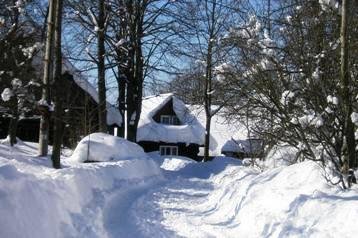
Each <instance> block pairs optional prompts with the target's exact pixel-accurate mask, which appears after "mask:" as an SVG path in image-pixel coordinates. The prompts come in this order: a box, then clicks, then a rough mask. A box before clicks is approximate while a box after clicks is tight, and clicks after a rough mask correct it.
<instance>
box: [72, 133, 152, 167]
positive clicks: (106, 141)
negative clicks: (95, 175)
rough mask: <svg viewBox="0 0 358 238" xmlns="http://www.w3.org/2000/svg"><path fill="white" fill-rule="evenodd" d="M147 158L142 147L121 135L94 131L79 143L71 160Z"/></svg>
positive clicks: (99, 160)
mask: <svg viewBox="0 0 358 238" xmlns="http://www.w3.org/2000/svg"><path fill="white" fill-rule="evenodd" d="M131 158H137V159H138V158H146V154H145V153H144V150H143V148H142V147H140V146H139V145H138V144H136V143H133V142H130V141H127V140H126V139H123V138H121V137H117V136H112V135H108V134H105V133H92V134H90V135H88V136H86V137H85V138H83V139H82V140H81V141H80V142H79V143H78V145H77V147H76V149H75V151H74V152H73V154H72V156H71V157H70V158H69V161H73V162H84V161H87V160H88V161H98V162H106V161H117V160H126V159H131Z"/></svg>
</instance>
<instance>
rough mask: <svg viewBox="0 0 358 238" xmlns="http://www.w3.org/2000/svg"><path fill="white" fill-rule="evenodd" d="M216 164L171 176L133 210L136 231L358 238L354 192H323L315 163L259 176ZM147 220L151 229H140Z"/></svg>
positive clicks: (195, 166) (329, 189) (357, 191)
mask: <svg viewBox="0 0 358 238" xmlns="http://www.w3.org/2000/svg"><path fill="white" fill-rule="evenodd" d="M222 162H224V163H220V160H216V161H215V160H214V161H213V162H209V163H204V164H203V163H195V164H189V165H187V166H185V167H183V168H182V169H180V170H178V171H175V173H174V174H173V176H172V182H171V183H169V184H167V185H166V186H165V187H163V188H159V189H157V190H154V191H152V193H151V195H150V196H148V197H145V198H143V199H141V200H140V201H139V202H137V204H136V209H137V210H138V211H140V214H137V216H136V219H137V221H136V224H137V225H138V226H139V229H140V230H142V231H146V232H147V234H151V235H155V234H158V233H159V234H162V237H170V236H180V237H238V235H239V236H240V237H355V236H356V234H357V233H358V227H357V226H356V222H357V220H356V219H357V217H358V187H357V186H355V187H354V188H353V189H352V190H350V191H341V190H339V189H338V188H337V187H331V186H328V185H327V183H326V181H325V179H323V177H322V175H321V168H320V167H319V166H317V165H316V164H315V163H314V162H312V161H307V162H303V163H299V164H295V165H291V166H284V167H280V168H276V169H270V170H268V171H266V172H263V173H260V172H258V171H257V170H255V169H252V168H248V167H243V166H237V165H235V164H234V163H233V160H232V161H230V160H229V159H224V160H223V161H222ZM203 168H205V169H203ZM189 171H191V176H188V175H189V174H190V173H188V172H189ZM194 171H196V173H195V172H194ZM174 175H175V176H174ZM146 201H148V202H146ZM144 208H146V209H148V210H149V211H150V212H147V211H145V209H144ZM153 217H155V218H154V219H153ZM148 219H151V220H149V221H153V222H151V223H150V224H148V223H145V222H144V221H146V220H148ZM158 220H160V222H158ZM154 221H155V222H154ZM148 237H149V235H148Z"/></svg>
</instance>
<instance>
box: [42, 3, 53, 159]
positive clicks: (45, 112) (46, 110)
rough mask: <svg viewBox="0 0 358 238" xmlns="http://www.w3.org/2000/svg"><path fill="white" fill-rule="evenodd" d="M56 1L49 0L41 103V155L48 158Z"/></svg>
mask: <svg viewBox="0 0 358 238" xmlns="http://www.w3.org/2000/svg"><path fill="white" fill-rule="evenodd" d="M55 7H56V2H55V0H49V6H48V16H47V31H46V48H45V57H44V74H43V88H42V98H41V103H40V111H41V121H40V135H39V155H40V156H46V155H47V153H48V143H49V124H50V105H51V99H50V83H51V81H52V79H53V71H52V69H53V58H52V56H53V52H52V50H53V48H54V41H53V38H54V23H55Z"/></svg>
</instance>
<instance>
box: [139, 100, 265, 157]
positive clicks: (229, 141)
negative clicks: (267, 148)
mask: <svg viewBox="0 0 358 238" xmlns="http://www.w3.org/2000/svg"><path fill="white" fill-rule="evenodd" d="M205 121H206V119H205V111H204V108H203V107H202V106H198V105H185V104H184V102H183V101H181V100H180V99H178V98H177V97H175V96H174V95H173V94H171V93H168V94H160V95H155V96H149V97H145V98H143V103H142V114H141V117H140V120H139V124H138V131H137V142H138V144H140V145H141V146H142V147H143V148H144V150H145V151H146V152H151V151H159V153H160V154H161V155H181V156H187V157H190V158H192V159H196V160H200V159H201V158H202V157H203V150H204V138H205ZM261 151H262V141H261V140H259V139H253V138H250V137H249V136H248V130H247V128H246V127H245V126H244V124H243V123H240V122H235V123H232V122H229V121H228V120H227V119H226V118H225V117H224V116H223V114H220V113H218V114H216V115H215V116H213V118H212V121H211V131H210V146H209V156H210V157H215V156H219V155H222V154H224V155H227V156H232V157H237V158H244V157H247V156H252V155H254V156H256V155H260V153H261Z"/></svg>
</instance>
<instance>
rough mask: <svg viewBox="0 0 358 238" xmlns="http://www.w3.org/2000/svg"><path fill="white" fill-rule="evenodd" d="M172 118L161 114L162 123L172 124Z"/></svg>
mask: <svg viewBox="0 0 358 238" xmlns="http://www.w3.org/2000/svg"><path fill="white" fill-rule="evenodd" d="M170 119H171V116H168V115H161V116H160V123H162V124H166V125H170V121H171V120H170Z"/></svg>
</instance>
